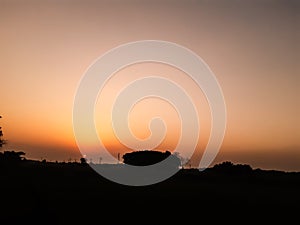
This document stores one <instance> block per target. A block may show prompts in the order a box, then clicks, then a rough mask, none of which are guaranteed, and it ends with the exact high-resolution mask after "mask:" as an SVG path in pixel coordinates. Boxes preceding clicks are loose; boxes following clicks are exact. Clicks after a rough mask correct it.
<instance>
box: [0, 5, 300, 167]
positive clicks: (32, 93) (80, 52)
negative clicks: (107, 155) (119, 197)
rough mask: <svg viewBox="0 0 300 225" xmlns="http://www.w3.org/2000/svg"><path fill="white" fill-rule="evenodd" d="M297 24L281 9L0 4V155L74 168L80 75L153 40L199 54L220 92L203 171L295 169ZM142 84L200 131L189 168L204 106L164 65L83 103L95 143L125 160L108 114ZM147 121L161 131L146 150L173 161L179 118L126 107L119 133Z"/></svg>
mask: <svg viewBox="0 0 300 225" xmlns="http://www.w3.org/2000/svg"><path fill="white" fill-rule="evenodd" d="M297 21H299V3H298V2H297V1H284V0H281V1H279V0H273V1H267V0H263V1H256V0H254V1H246V0H245V1H233V0H229V1H217V0H216V1H189V0H188V1H176V0H174V1H92V0H86V1H83V0H82V1H80V0H77V1H68V0H62V1H55V0H54V1H30V0H29V1H26V3H25V2H24V1H17V0H12V1H4V0H0V27H1V29H0V37H1V38H0V49H1V51H0V84H1V88H0V96H1V101H0V115H1V116H2V117H3V118H1V119H0V124H1V126H2V129H3V133H4V138H5V139H6V140H7V141H8V143H7V145H6V146H4V147H3V148H2V150H22V151H25V152H26V156H27V158H32V159H47V160H52V161H53V160H58V161H63V160H65V161H67V160H70V159H71V160H75V159H77V160H79V158H80V157H81V156H82V155H81V152H80V151H79V149H78V147H77V145H76V140H75V136H74V132H73V125H72V109H73V102H74V96H75V94H76V91H77V88H78V85H79V82H80V81H81V78H82V77H83V75H84V74H85V72H86V71H87V69H88V68H89V66H90V65H91V64H92V63H93V62H94V61H95V59H97V58H98V57H99V56H101V55H103V54H104V53H106V52H107V51H109V50H110V49H112V48H115V47H117V46H119V45H121V44H125V43H128V42H134V41H140V40H163V41H168V42H173V43H177V44H179V45H182V46H184V47H186V48H188V49H190V50H192V51H193V52H195V53H196V54H197V55H199V56H200V57H201V58H202V59H203V60H204V61H205V62H206V64H207V65H208V66H209V68H210V69H211V70H212V71H213V73H214V75H215V76H216V78H217V80H218V82H219V84H220V86H221V88H222V91H223V95H224V99H225V103H226V108H227V127H226V133H225V137H224V141H223V144H222V146H221V148H220V151H219V153H218V155H217V157H216V159H215V161H214V163H218V162H222V161H225V160H228V161H232V162H234V163H245V164H250V165H251V166H252V167H254V168H258V167H259V168H263V169H280V170H286V171H295V170H297V171H300V141H299V140H300V128H299V127H300V126H299V125H300V120H299V116H298V115H299V113H300V112H299V96H300V95H299V94H300V93H299V84H300V82H299V72H300V71H299V52H300V51H299V24H297ZM149 75H159V76H163V77H165V78H166V79H169V80H170V79H171V80H173V81H174V82H176V83H178V84H180V85H181V86H182V88H183V89H184V90H186V91H187V92H188V94H189V96H190V97H191V99H192V100H193V102H194V105H195V107H196V109H197V112H198V115H199V123H200V126H201V129H200V135H199V141H198V145H197V148H196V150H195V153H194V154H193V157H192V162H193V163H194V164H195V165H196V164H197V162H199V160H200V158H201V155H202V153H203V151H204V149H205V146H206V144H207V141H208V138H209V134H210V129H211V118H210V112H209V107H208V104H207V101H206V99H205V97H204V95H203V93H202V91H201V90H199V89H198V88H197V87H196V86H195V84H194V83H193V82H192V81H191V80H190V79H189V78H188V77H187V75H186V74H185V73H184V72H182V71H180V70H178V69H176V68H174V67H171V66H169V65H162V64H158V63H142V64H135V65H132V66H129V67H127V68H124V69H122V70H120V71H118V72H117V73H116V74H115V75H114V76H113V77H112V79H111V80H110V81H109V82H108V83H107V85H106V86H105V88H104V89H103V91H102V92H101V93H100V94H99V99H98V101H97V104H96V105H95V124H96V129H97V131H98V134H99V138H100V139H101V141H102V142H103V144H104V145H105V146H106V147H107V148H108V149H109V151H110V152H111V153H112V154H113V155H116V154H117V153H119V152H120V153H122V154H123V153H125V152H127V151H129V149H128V148H126V146H124V144H122V143H120V141H119V140H118V139H117V138H116V136H115V135H114V131H113V128H112V124H111V122H112V121H111V119H110V117H109V115H110V114H109V112H110V111H109V110H110V109H111V104H112V102H113V99H114V97H115V96H116V95H117V94H118V93H119V92H120V90H122V88H123V87H124V86H126V84H128V82H131V81H134V80H136V79H139V78H141V77H143V76H149ZM155 116H159V117H162V118H164V122H165V124H167V127H168V129H167V132H166V136H165V138H164V140H163V141H162V143H160V144H159V145H157V147H156V149H158V150H163V151H165V150H171V151H173V150H174V149H175V147H176V144H177V143H178V138H179V137H180V120H179V116H178V113H177V112H176V110H175V109H174V107H172V105H170V104H168V103H167V102H166V101H164V100H162V99H158V98H147V99H144V100H143V101H140V102H139V103H138V104H136V105H135V107H134V108H133V109H132V111H131V112H130V114H129V124H130V129H131V130H132V132H133V133H134V135H135V136H136V137H137V138H140V139H145V138H147V137H148V136H149V135H150V134H151V132H150V130H149V127H148V123H149V121H150V120H151V118H153V117H155ZM191 132H192V131H191ZM125 141H126V140H125ZM188 148H189V146H187V149H188ZM137 149H139V148H138V147H137ZM183 155H184V154H183Z"/></svg>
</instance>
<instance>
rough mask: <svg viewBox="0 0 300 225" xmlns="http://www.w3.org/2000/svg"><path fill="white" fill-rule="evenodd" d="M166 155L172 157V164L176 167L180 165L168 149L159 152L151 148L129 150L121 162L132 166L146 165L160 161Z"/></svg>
mask: <svg viewBox="0 0 300 225" xmlns="http://www.w3.org/2000/svg"><path fill="white" fill-rule="evenodd" d="M167 157H171V158H172V165H174V166H176V167H179V166H180V164H181V162H180V159H179V158H178V157H177V156H176V155H174V154H171V152H169V151H165V152H160V151H153V150H144V151H135V152H130V153H126V154H125V155H123V159H124V160H123V162H124V163H126V164H129V165H133V166H148V165H153V164H155V163H158V162H161V161H163V160H164V159H166V158H167Z"/></svg>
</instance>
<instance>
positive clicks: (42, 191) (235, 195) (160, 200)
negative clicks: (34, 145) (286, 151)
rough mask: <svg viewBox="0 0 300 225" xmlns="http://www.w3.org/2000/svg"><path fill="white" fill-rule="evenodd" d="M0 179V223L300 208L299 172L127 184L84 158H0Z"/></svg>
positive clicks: (240, 219)
mask: <svg viewBox="0 0 300 225" xmlns="http://www.w3.org/2000/svg"><path fill="white" fill-rule="evenodd" d="M0 180H1V186H0V191H1V208H0V215H1V218H0V220H1V221H2V222H1V224H22V223H26V224H184V225H185V224H204V223H205V224H207V223H209V224H216V223H220V222H222V223H226V224H228V222H230V223H231V224H261V223H262V222H266V223H268V224H270V223H271V222H274V221H276V222H284V224H289V223H290V222H291V221H293V220H294V221H297V220H298V215H299V209H300V194H299V193H300V192H299V191H300V174H299V173H284V172H276V171H262V170H253V171H252V170H251V171H243V172H234V171H226V170H222V169H220V168H219V169H207V170H205V171H204V172H199V171H198V170H193V169H191V170H187V169H186V170H181V171H179V172H178V174H176V175H175V176H173V177H172V178H170V179H168V180H166V181H164V182H162V183H159V184H155V185H150V186H144V187H130V186H124V185H119V184H115V183H113V182H110V181H108V180H106V179H104V178H102V177H101V176H100V175H98V174H97V173H95V172H94V171H93V170H92V169H90V167H89V166H88V165H82V164H76V163H69V164H68V163H66V164H62V163H41V162H32V161H27V162H22V163H16V164H9V165H8V164H7V165H4V164H3V165H0ZM295 219H296V220H295Z"/></svg>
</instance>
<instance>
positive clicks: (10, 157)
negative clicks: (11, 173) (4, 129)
mask: <svg viewBox="0 0 300 225" xmlns="http://www.w3.org/2000/svg"><path fill="white" fill-rule="evenodd" d="M24 156H25V152H15V151H4V153H1V154H0V158H1V159H3V160H5V161H11V162H19V161H21V160H23V159H25V157H24Z"/></svg>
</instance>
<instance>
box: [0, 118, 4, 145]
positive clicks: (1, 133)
mask: <svg viewBox="0 0 300 225" xmlns="http://www.w3.org/2000/svg"><path fill="white" fill-rule="evenodd" d="M1 118H2V116H0V119H1ZM2 137H3V132H2V127H0V148H1V147H2V146H3V145H4V144H5V141H4V140H3V139H2Z"/></svg>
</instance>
